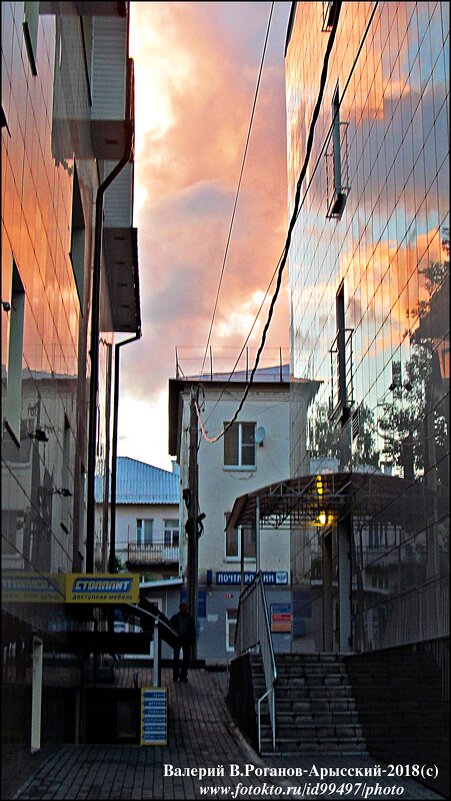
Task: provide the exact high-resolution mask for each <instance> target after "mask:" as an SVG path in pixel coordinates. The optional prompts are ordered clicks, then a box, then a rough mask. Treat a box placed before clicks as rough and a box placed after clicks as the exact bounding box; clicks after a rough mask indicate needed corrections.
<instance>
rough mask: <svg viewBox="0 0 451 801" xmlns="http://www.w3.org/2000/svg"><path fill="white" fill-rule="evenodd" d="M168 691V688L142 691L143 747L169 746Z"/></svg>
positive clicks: (151, 688) (143, 689)
mask: <svg viewBox="0 0 451 801" xmlns="http://www.w3.org/2000/svg"><path fill="white" fill-rule="evenodd" d="M167 742H168V691H167V689H166V687H149V688H144V687H143V688H142V690H141V745H167Z"/></svg>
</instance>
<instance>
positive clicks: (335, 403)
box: [329, 281, 354, 424]
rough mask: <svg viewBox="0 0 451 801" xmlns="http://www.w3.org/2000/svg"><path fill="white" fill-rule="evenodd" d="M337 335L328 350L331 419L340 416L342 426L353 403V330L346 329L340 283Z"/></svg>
mask: <svg viewBox="0 0 451 801" xmlns="http://www.w3.org/2000/svg"><path fill="white" fill-rule="evenodd" d="M335 314H336V320H337V334H336V337H335V339H334V341H333V343H332V346H331V348H330V351H329V353H330V371H331V396H332V397H331V401H332V403H331V410H332V418H334V417H336V416H340V418H341V422H342V424H344V423H346V422H347V420H348V419H349V415H350V409H351V407H352V405H353V402H354V397H353V393H354V386H353V384H354V380H353V354H352V334H353V329H350V328H346V327H345V325H346V318H345V293H344V284H343V281H342V282H341V284H340V286H339V287H338V290H337V294H336V298H335Z"/></svg>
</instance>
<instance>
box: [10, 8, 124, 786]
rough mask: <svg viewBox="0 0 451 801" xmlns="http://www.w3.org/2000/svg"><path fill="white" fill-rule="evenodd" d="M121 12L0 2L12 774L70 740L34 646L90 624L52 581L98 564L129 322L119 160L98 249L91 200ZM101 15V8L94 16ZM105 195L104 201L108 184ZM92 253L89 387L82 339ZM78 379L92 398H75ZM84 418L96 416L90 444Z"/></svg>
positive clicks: (69, 711)
mask: <svg viewBox="0 0 451 801" xmlns="http://www.w3.org/2000/svg"><path fill="white" fill-rule="evenodd" d="M78 5H79V6H80V8H82V7H84V8H82V13H80V9H79V8H78ZM119 5H121V6H123V9H122V11H121V9H119V8H118V4H109V3H107V4H102V3H99V4H96V3H90V4H75V3H63V4H59V3H31V2H30V3H22V2H11V3H10V2H5V3H2V8H1V13H2V71H1V76H2V95H1V104H2V109H1V110H2V117H1V125H2V173H1V176H2V187H1V224H2V240H1V245H2V298H1V300H2V306H1V309H0V313H1V324H2V331H1V334H2V362H1V373H2V376H1V377H2V575H1V579H2V593H1V596H2V679H3V681H2V742H3V744H4V755H5V757H6V760H5V762H6V761H7V766H8V770H9V773H10V774H11V775H13V774H16V778H17V777H18V776H20V775H21V774H20V770H21V768H20V766H21V764H22V758H23V757H24V755H25V757H26V756H27V755H29V753H30V746H31V749H32V750H39V748H40V746H41V742H42V743H48V742H58V741H60V742H61V741H72V742H73V741H74V738H75V737H76V736H78V734H77V731H79V728H80V727H79V723H80V721H79V719H78V718H77V716H76V712H75V708H76V707H75V704H76V701H75V689H76V688H77V687H78V686H79V682H80V678H81V668H80V664H79V662H76V666H75V669H74V671H73V673H72V674H71V675H70V677H69V679H68V680H67V682H66V684H65V685H64V681H65V680H63V681H62V680H61V676H59V675H58V673H57V672H52V669H50V670H44V671H43V673H42V676H43V678H42V681H39V680H38V679H37V678H36V677H37V676H38V675H39V670H38V664H39V660H40V668H42V659H43V657H42V654H43V655H44V657H45V659H48V658H49V654H50V655H52V654H53V655H54V654H55V653H57V654H59V653H63V652H64V653H65V654H67V653H71V654H72V657H73V655H74V652H75V653H77V651H76V649H72V651H71V645H70V643H68V637H69V635H68V632H69V631H72V630H91V629H92V628H93V627H94V619H93V613H92V608H91V610H89V609H88V610H87V611H86V610H85V614H84V615H83V614H80V615H78V619H74V616H73V615H72V614H71V611H70V609H68V605H67V604H66V603H65V575H66V574H68V573H72V572H76V573H78V572H82V571H87V572H93V571H101V570H105V569H106V565H107V557H108V533H109V528H108V526H109V518H108V504H107V502H106V503H105V504H104V507H103V509H102V512H101V514H100V516H99V518H100V524H99V532H98V536H97V538H96V537H95V536H94V532H93V530H92V529H93V526H90V525H89V524H88V523H89V521H88V518H87V476H88V462H89V454H90V453H94V452H95V453H94V457H95V458H94V472H95V473H97V474H101V475H104V476H107V475H108V473H109V467H110V461H111V455H110V445H109V443H110V439H111V426H110V418H111V410H112V405H111V404H112V401H111V397H112V371H113V349H112V344H113V340H114V332H115V331H123V330H133V331H134V330H135V328H134V327H133V324H134V321H135V318H134V317H133V315H132V312H133V311H134V305H133V303H131V304H130V320H131V327H130V329H129V328H127V325H128V320H127V319H125V316H124V315H125V314H126V313H125V312H124V311H122V310H123V308H124V307H125V300H126V299H125V298H124V295H123V294H121V292H122V293H125V292H127V291H128V290H127V289H126V288H125V289H123V290H118V289H117V287H116V286H115V281H114V278H115V273H114V264H113V260H112V258H111V250H109V249H108V242H109V241H110V240H111V239H112V238H113V237H114V235H115V234H116V235H117V229H118V227H119V226H120V230H121V232H122V235H121V242H125V245H122V244H121V245H118V246H117V250H116V252H115V257H116V258H117V259H118V260H119V258H120V259H121V262H120V263H121V270H122V273H123V277H122V279H121V280H122V282H123V284H122V285H121V286H124V287H125V283H126V282H125V279H126V278H127V277H128V274H127V269H128V267H129V261H130V259H128V255H129V254H128V253H127V252H126V243H127V241H128V240H127V236H128V238H129V240H130V233H129V232H130V231H131V230H132V229H131V227H130V226H131V207H130V204H131V203H132V197H133V194H132V185H133V183H132V177H133V176H132V172H131V164H129V165H127V168H128V169H129V173H128V175H127V177H128V183H129V185H128V187H127V186H124V187H123V189H124V193H125V194H126V195H127V188H128V198H129V203H128V207H127V205H126V204H122V205H121V198H120V197H119V199H118V198H117V197H113V198H112V200H113V201H114V202H115V203H118V204H119V207H120V208H121V210H122V211H123V210H124V209H125V210H126V212H127V211H128V218H127V214H126V213H123V215H122V216H123V217H125V221H124V220H123V219H122V218H121V219H120V220H119V221H118V220H117V219H115V220H112V219H111V213H110V211H109V207H107V204H105V208H104V214H103V217H102V218H101V225H102V232H101V234H100V238H99V237H98V239H99V241H100V243H101V247H100V249H99V248H97V251H96V232H97V233H99V228H98V226H96V201H97V200H98V190H99V186H100V184H101V181H102V180H103V176H104V174H105V164H108V163H109V162H110V161H111V159H115V160H116V161H115V162H114V164H115V163H116V162H117V161H118V160H119V159H120V158H121V157H122V154H123V152H124V142H123V141H121V137H120V135H118V134H121V130H120V129H119V126H120V125H122V126H124V116H125V100H124V99H123V100H122V107H121V104H120V102H119V101H120V97H119V94H118V92H117V91H116V89H115V90H114V92H115V94H114V97H112V98H111V97H109V96H108V92H107V89H108V82H110V83H111V82H112V81H113V79H114V78H116V77H117V75H116V74H115V73H114V69H116V73H117V74H118V76H119V79H120V80H119V81H118V84H119V85H120V86H123V92H124V96H125V93H126V89H127V87H128V89H127V91H128V101H129V103H131V102H132V99H133V92H132V91H131V90H130V84H131V75H132V73H131V72H130V68H129V69H128V70H127V69H126V67H127V64H129V61H130V60H129V59H128V23H127V15H128V9H127V8H126V6H127V4H125V3H124V4H119ZM99 9H101V14H102V16H101V17H96V16H95V13H96V11H97V12H98V11H99ZM83 11H85V14H86V16H83V15H82V14H83ZM120 11H121V14H120V13H119V12H120ZM93 14H94V16H93ZM114 36H115V38H114ZM108 37H109V38H108ZM99 42H101V43H102V47H103V52H106V53H107V56H109V52H108V47H107V46H110V47H111V50H112V52H113V57H112V59H111V58H110V62H109V67H108V70H107V69H106V67H105V64H104V63H102V59H101V57H100V56H99V54H98V51H99ZM113 45H114V48H113ZM94 56H96V58H94ZM102 81H103V84H105V87H106V88H105V90H104V89H103V86H102ZM101 101H102V102H101ZM114 104H116V106H117V107H116V108H114ZM111 106H113V111H114V112H115V113H114V116H113V123H110V122H109V117H108V115H109V114H111V113H112V112H111ZM121 115H122V122H121ZM115 125H116V129H115V128H114V126H115ZM129 127H130V128H131V125H129ZM105 128H106V129H107V131H108V136H109V140H113V139H115V141H116V143H119V144H117V150H118V152H113V153H112V152H111V146H110V145H108V142H106V143H105V136H104V137H103V139H102V134H104V133H105V130H104V129H105ZM123 139H124V136H123V135H122V140H123ZM108 148H110V149H108ZM107 160H108V161H107ZM110 170H111V168H108V167H107V169H106V174H107V173H108V171H110ZM109 191H110V195H109V197H108V201H110V200H111V193H112V192H113V189H112V186H111V188H110V190H109ZM116 218H117V215H116ZM102 234H103V240H102ZM121 247H122V251H120V252H119V250H120V248H121ZM96 252H97V253H98V254H99V270H98V272H97V274H98V275H100V298H101V300H100V304H99V306H100V308H99V311H98V319H99V345H98V348H99V350H98V353H99V357H98V370H97V372H98V377H97V381H95V380H94V379H92V376H93V348H92V343H91V329H92V324H93V319H94V316H95V311H94V308H95V307H94V303H93V300H92V286H93V264H94V263H95V261H96ZM124 253H125V255H124ZM127 259H128V260H127ZM136 277H137V275H136ZM133 291H134V290H133V289H132V293H133ZM133 297H134V296H133V294H132V299H133ZM127 301H128V299H127ZM128 308H129V307H128V306H127V309H128ZM118 314H122V317H121V318H120V319H119V320H118ZM136 316H139V311H136ZM91 379H92V382H93V386H94V385H95V386H96V388H97V392H96V402H95V404H92V403H91V404H90V402H89V401H90V388H91ZM94 407H95V408H94ZM90 413H92V414H93V415H95V423H96V425H95V428H94V434H95V436H94V437H92V438H91V439H92V442H93V447H92V448H90V436H89V421H90V419H91V417H90ZM95 533H96V534H97V532H95ZM89 539H90V540H91V543H92V552H93V565H92V567H91V569H90V570H89V566H88V565H87V550H88V547H87V541H88V540H89ZM75 617H76V616H75ZM66 658H67V657H66ZM63 685H64V687H63ZM32 694H33V707H32V704H31V698H32ZM38 695H39V696H40V699H41V701H42V704H41V706H39V704H38V702H37V700H36V699H37V698H38ZM35 696H36V698H35ZM37 709H40V711H41V714H39V715H38V714H37V712H36V714H35V712H34V711H33V710H37ZM3 792H4V791H2V795H3ZM4 797H10V796H9V795H7V794H5V796H4Z"/></svg>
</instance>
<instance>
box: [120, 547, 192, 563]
mask: <svg viewBox="0 0 451 801" xmlns="http://www.w3.org/2000/svg"><path fill="white" fill-rule="evenodd" d="M127 559H128V561H129V562H134V563H135V564H138V565H153V564H160V565H161V564H173V563H175V562H178V561H179V546H178V545H165V544H164V543H154V544H152V545H150V544H149V545H132V544H129V545H128V554H127Z"/></svg>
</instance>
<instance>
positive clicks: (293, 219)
mask: <svg viewBox="0 0 451 801" xmlns="http://www.w3.org/2000/svg"><path fill="white" fill-rule="evenodd" d="M340 10H341V2H338V3H337V10H336V14H335V18H334V23H333V26H332V30H331V32H330V35H329V39H328V41H327V47H326V52H325V54H324V61H323V67H322V70H321V77H320V83H319V92H318V97H317V99H316V103H315V107H314V109H313V114H312V119H311V122H310V129H309V133H308V137H307V145H306V152H305V158H304V163H303V165H302V169H301V172H300V174H299V178H298V181H297V185H296V194H295V199H294V209H293V214H292V215H291V220H290V224H289V226H288V233H287V238H286V240H285V245H284V248H283V251H282V256H281V258H280V261H279V268H278V271H277V282H276V288H275V292H274V294H273V296H272V298H271V303H270V306H269V311H268V318H267V320H266V323H265V325H264V327H263V332H262V338H261V342H260V345H259V348H258V350H257V355H256V357H255V363H254V366H253V368H252V371H251V374H250V377H249V381H248V383H247V385H246V388H245V390H244V393H243V396H242V398H241V400H240V402H239V404H238V407H237V409H236V411H235V414H234V415H233V417H232V419H231V420H230V421H229V422H228V423H227V425H226V426H224V428H223V430H222V431H221V432H220V433H219V434H217V435H216V436H215V437H208V435H207V433H206V431H205V428H204V424H203V422H202V418H201V414H200V410H199V407H198V405H197V404H196V413H197V416H198V419H199V423H200V427H201V431H202V435H203V436H204V438H205V440H206V441H207V442H208V443H213V442H217V441H218V440H219V439H221V437H223V436H224V434H225V433H226V431H228V429H229V428H230V427H231V426H232V425H233V423H234V422H235V420H236V419H237V417H238V415H239V413H240V411H241V409H242V408H243V405H244V402H245V400H246V398H247V396H248V394H249V390H250V386H251V384H252V381H253V379H254V375H255V372H256V370H257V368H258V365H259V362H260V357H261V354H262V352H263V349H264V347H265V343H266V335H267V333H268V329H269V326H270V324H271V320H272V316H273V313H274V306H275V304H276V300H277V298H278V296H279V292H280V287H281V285H282V275H283V270H284V268H285V264H286V261H287V258H288V251H289V249H290V244H291V236H292V233H293V228H294V226H295V223H296V219H297V213H298V207H299V202H300V195H301V186H302V182H303V180H304V178H305V173H306V172H307V167H308V164H309V161H310V156H311V152H312V147H313V136H314V133H315V128H316V123H317V120H318V117H319V112H320V109H321V103H322V101H323V95H324V90H325V88H326V80H327V72H328V68H329V59H330V55H331V52H332V48H333V45H334V42H335V36H336V33H337V28H338V20H339V18H340Z"/></svg>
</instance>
